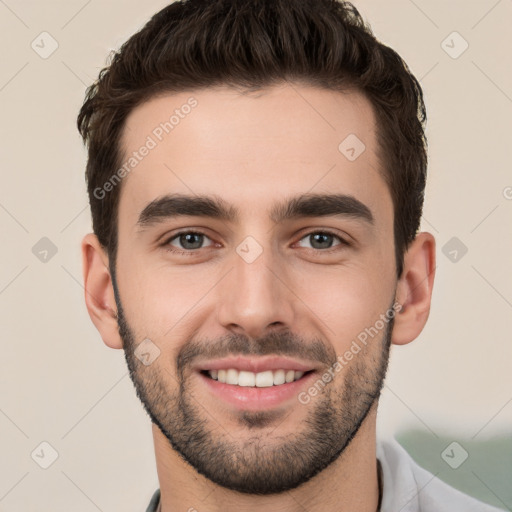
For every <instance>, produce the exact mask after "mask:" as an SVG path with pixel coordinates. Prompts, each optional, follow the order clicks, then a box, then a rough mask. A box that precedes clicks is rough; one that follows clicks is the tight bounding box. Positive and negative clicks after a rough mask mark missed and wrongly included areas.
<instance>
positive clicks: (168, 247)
mask: <svg viewBox="0 0 512 512" xmlns="http://www.w3.org/2000/svg"><path fill="white" fill-rule="evenodd" d="M313 234H322V235H331V236H333V237H334V238H337V239H338V240H339V241H340V243H339V245H335V246H334V247H330V248H328V249H314V248H308V247H305V249H308V250H310V251H314V252H320V253H323V254H330V253H332V252H336V251H337V250H339V248H340V246H344V247H349V246H350V245H351V244H350V243H349V242H347V241H346V240H345V239H344V238H342V237H340V236H339V235H338V234H336V233H334V232H332V231H330V230H328V229H322V230H313V231H309V232H308V233H305V234H304V235H303V236H302V237H301V238H300V239H299V242H300V241H301V240H303V239H304V238H306V237H308V236H311V235H313ZM181 235H202V236H204V237H206V238H210V237H209V236H208V235H207V234H206V233H203V232H202V231H191V230H185V231H180V232H178V233H175V234H174V235H172V237H170V238H168V239H167V240H166V241H165V242H164V243H163V244H162V247H163V248H164V249H165V250H166V251H169V252H171V253H172V254H176V255H180V256H182V255H183V256H196V255H197V253H198V251H199V250H200V249H204V247H200V248H199V249H189V250H183V251H182V250H179V249H175V248H173V247H172V246H171V245H170V242H172V241H173V240H175V239H176V238H178V237H180V236H181Z"/></svg>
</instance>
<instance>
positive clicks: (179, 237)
mask: <svg viewBox="0 0 512 512" xmlns="http://www.w3.org/2000/svg"><path fill="white" fill-rule="evenodd" d="M205 238H206V239H208V240H210V242H211V239H210V238H208V237H207V236H206V235H205V234H204V233H201V232H199V231H182V232H180V233H176V234H175V235H173V236H172V237H171V238H169V239H168V240H167V241H166V242H165V243H164V244H163V245H164V247H165V248H166V249H167V250H169V251H171V252H176V253H179V254H186V253H193V252H194V250H196V249H203V248H204V247H209V246H210V245H213V242H212V243H211V244H209V246H203V241H204V239H205ZM175 244H179V245H178V246H176V245H175ZM180 248H181V249H184V250H180Z"/></svg>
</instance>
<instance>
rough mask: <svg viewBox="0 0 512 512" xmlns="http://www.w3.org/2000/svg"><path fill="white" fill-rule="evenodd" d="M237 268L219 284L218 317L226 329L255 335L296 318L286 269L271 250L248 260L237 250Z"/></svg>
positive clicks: (289, 324) (289, 323)
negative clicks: (274, 257)
mask: <svg viewBox="0 0 512 512" xmlns="http://www.w3.org/2000/svg"><path fill="white" fill-rule="evenodd" d="M233 265H234V268H233V269H232V270H231V271H230V272H229V273H228V274H227V275H226V277H225V278H224V279H223V280H222V281H221V282H220V283H219V286H218V287H217V288H218V289H217V300H218V307H217V311H218V321H219V323H220V324H221V325H222V326H223V327H224V328H225V329H227V330H229V331H231V332H234V333H236V334H245V335H246V336H249V337H251V338H253V339H256V338H259V337H261V336H265V335H266V334H267V333H268V332H269V331H270V330H276V329H280V330H281V329H283V330H286V329H289V330H291V328H292V325H293V322H294V307H293V299H294V295H293V292H292V290H291V289H290V287H289V286H290V285H289V284H288V283H287V282H286V281H287V279H286V276H285V272H284V270H283V268H282V266H280V265H279V264H278V263H277V262H276V261H272V255H271V254H270V251H267V250H265V251H263V253H262V254H261V255H260V256H259V257H258V258H257V259H256V260H255V261H253V262H251V263H248V262H247V261H245V260H244V259H243V258H242V257H240V256H238V254H235V255H234V258H233Z"/></svg>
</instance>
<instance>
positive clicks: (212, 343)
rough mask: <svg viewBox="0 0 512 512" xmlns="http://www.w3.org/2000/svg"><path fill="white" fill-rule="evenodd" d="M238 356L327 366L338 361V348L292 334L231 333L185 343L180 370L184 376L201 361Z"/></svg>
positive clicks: (178, 368) (181, 351) (179, 359)
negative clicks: (290, 359) (272, 357)
mask: <svg viewBox="0 0 512 512" xmlns="http://www.w3.org/2000/svg"><path fill="white" fill-rule="evenodd" d="M238 355H244V356H268V355H276V356H285V357H295V358H298V359H305V360H309V361H313V362H319V363H322V364H324V365H326V366H328V365H331V364H333V363H334V361H336V357H337V356H336V352H335V350H334V348H333V347H332V346H331V345H329V344H327V343H325V342H324V341H322V340H321V339H320V338H316V339H313V340H311V341H306V340H304V338H302V337H301V336H298V335H297V334H294V333H292V332H291V331H286V332H275V331H273V332H271V333H269V334H267V335H265V336H262V337H261V338H258V339H255V338H250V337H248V336H246V335H244V334H234V333H231V334H227V335H226V336H222V337H221V338H218V339H215V340H211V339H203V340H191V341H190V342H188V343H185V345H184V346H183V347H182V348H181V350H180V352H179V353H178V356H177V358H176V366H177V370H178V372H182V371H183V370H184V369H185V368H187V367H188V366H190V365H192V364H193V363H194V362H195V361H196V360H197V359H198V358H200V359H220V358H224V357H228V356H238Z"/></svg>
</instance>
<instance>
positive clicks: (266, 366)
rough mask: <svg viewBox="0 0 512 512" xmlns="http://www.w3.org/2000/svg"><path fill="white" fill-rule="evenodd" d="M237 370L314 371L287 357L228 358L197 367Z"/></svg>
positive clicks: (254, 371) (311, 367)
mask: <svg viewBox="0 0 512 512" xmlns="http://www.w3.org/2000/svg"><path fill="white" fill-rule="evenodd" d="M229 368H235V369H236V370H243V371H248V372H253V373H259V372H265V371H268V370H297V371H302V372H307V371H310V370H314V369H315V367H314V365H313V364H308V363H303V362H300V361H296V360H294V359H289V358H286V357H276V356H271V357H257V358H256V357H252V358H248V357H243V356H238V357H226V358H223V359H215V360H213V361H207V362H204V363H200V364H198V365H196V370H198V371H204V370H223V369H226V370H227V369H229Z"/></svg>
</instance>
